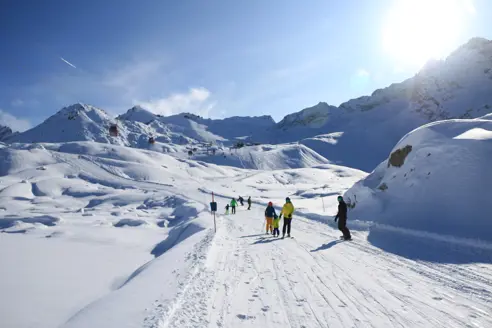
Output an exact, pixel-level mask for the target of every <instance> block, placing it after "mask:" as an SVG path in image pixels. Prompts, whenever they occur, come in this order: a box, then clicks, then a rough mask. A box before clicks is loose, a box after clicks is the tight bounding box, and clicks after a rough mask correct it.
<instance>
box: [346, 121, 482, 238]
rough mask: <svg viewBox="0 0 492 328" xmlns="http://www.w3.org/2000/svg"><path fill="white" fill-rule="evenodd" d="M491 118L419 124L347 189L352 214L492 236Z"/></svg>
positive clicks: (433, 229)
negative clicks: (383, 159) (351, 205)
mask: <svg viewBox="0 0 492 328" xmlns="http://www.w3.org/2000/svg"><path fill="white" fill-rule="evenodd" d="M491 160H492V121H491V120H490V118H488V117H483V118H480V119H472V120H447V121H441V122H436V123H431V124H428V125H425V126H422V127H420V128H418V129H416V130H414V131H412V132H411V133H409V134H407V135H406V136H405V137H404V138H403V139H401V140H400V142H399V143H398V144H397V145H396V146H395V148H394V149H393V151H392V154H391V156H390V158H389V159H388V160H387V161H384V162H383V163H381V164H380V165H379V166H378V167H377V168H376V169H375V170H374V172H372V173H371V174H370V175H369V176H367V177H366V178H365V179H363V180H361V181H360V182H358V183H357V184H355V185H354V187H352V188H351V189H350V190H348V191H347V193H346V194H345V195H346V196H347V197H350V198H351V199H354V196H356V197H357V200H358V203H357V205H356V207H355V208H354V210H353V212H352V213H351V215H350V216H351V218H357V219H362V220H368V221H374V222H378V223H384V224H388V225H391V226H397V227H404V228H411V229H416V230H424V231H428V232H434V233H440V234H447V235H453V236H458V237H466V238H474V239H482V240H488V241H490V240H492V236H491V234H490V231H492V220H491V216H490V213H492V203H491V202H490V199H491V198H492V188H491V186H492V171H491V170H490V161H491Z"/></svg>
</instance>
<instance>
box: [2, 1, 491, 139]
mask: <svg viewBox="0 0 492 328" xmlns="http://www.w3.org/2000/svg"><path fill="white" fill-rule="evenodd" d="M490 12H492V2H490V1H487V0H371V1H367V0H344V1H339V0H309V1H305V2H301V1H298V0H268V1H264V0H248V1H231V0H206V1H204V0H195V1H192V0H175V1H171V0H160V1H158V0H147V1H133V0H105V1H99V0H85V1H81V0H70V1H66V0H63V1H59V0H45V1H30V0H29V1H27V0H2V1H1V2H0V44H1V45H2V47H1V48H2V50H1V51H0V124H4V125H5V124H6V125H9V126H11V127H12V128H13V129H14V130H21V131H22V130H25V129H28V128H29V127H32V126H34V125H36V124H39V123H41V122H42V121H43V120H45V119H46V118H48V117H49V116H51V115H53V114H54V113H56V112H57V111H58V110H59V109H61V108H62V107H64V106H68V105H70V104H73V103H76V102H83V103H88V104H91V105H94V106H97V107H100V108H103V109H105V110H106V111H108V112H109V113H111V114H113V115H118V114H121V113H123V112H125V111H126V110H128V109H129V108H131V107H132V106H134V105H141V106H143V107H145V108H147V109H149V110H151V111H153V112H155V113H158V114H163V115H171V114H176V113H179V112H183V111H186V112H192V113H196V114H199V115H202V116H205V117H211V118H222V117H228V116H256V115H271V116H272V117H273V118H274V119H275V120H276V121H279V120H281V119H282V118H283V117H284V116H285V115H287V114H290V113H293V112H296V111H299V110H301V109H303V108H306V107H309V106H313V105H315V104H317V103H318V102H320V101H324V102H327V103H329V104H331V105H336V106H338V105H339V104H341V103H343V102H345V101H347V100H349V99H352V98H356V97H359V96H362V95H369V94H371V93H372V92H373V91H374V90H375V89H378V88H382V87H386V86H388V85H389V84H391V83H394V82H401V81H403V80H404V79H406V78H409V77H411V76H413V75H414V74H415V73H417V71H418V70H419V68H420V67H422V66H423V64H424V63H425V61H426V60H428V59H430V58H431V57H435V58H445V56H446V55H448V54H449V53H450V52H451V51H452V50H454V49H455V48H457V47H458V46H460V45H461V44H463V43H465V42H466V41H468V40H469V39H470V38H472V37H476V36H479V37H485V38H488V39H492V28H491V24H492V23H490V19H489V17H488V15H487V13H490Z"/></svg>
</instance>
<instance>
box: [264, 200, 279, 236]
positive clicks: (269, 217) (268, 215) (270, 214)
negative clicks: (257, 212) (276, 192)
mask: <svg viewBox="0 0 492 328" xmlns="http://www.w3.org/2000/svg"><path fill="white" fill-rule="evenodd" d="M276 216H277V213H275V208H273V204H272V202H269V203H268V206H267V208H266V210H265V219H266V233H267V234H269V233H273V225H272V224H273V218H274V217H276Z"/></svg>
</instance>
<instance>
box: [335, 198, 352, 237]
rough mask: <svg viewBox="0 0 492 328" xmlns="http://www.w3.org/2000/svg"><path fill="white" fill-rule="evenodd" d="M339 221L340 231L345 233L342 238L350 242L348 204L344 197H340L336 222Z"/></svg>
mask: <svg viewBox="0 0 492 328" xmlns="http://www.w3.org/2000/svg"><path fill="white" fill-rule="evenodd" d="M337 219H338V229H339V230H340V231H341V232H342V233H343V236H342V237H341V238H343V239H345V240H350V239H352V237H351V236H350V230H349V229H348V228H347V204H346V203H345V201H344V200H343V197H342V196H338V213H337V215H336V216H335V222H337Z"/></svg>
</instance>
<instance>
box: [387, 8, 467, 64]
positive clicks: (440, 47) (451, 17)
mask: <svg viewBox="0 0 492 328" xmlns="http://www.w3.org/2000/svg"><path fill="white" fill-rule="evenodd" d="M473 10H474V8H473V4H472V3H471V1H470V0H395V2H394V5H393V7H392V8H391V9H390V10H389V12H388V15H387V17H386V20H385V21H384V25H383V47H384V50H385V52H387V53H388V54H389V55H390V56H391V57H392V59H393V60H394V61H395V62H396V65H398V66H422V65H424V64H425V62H426V61H428V60H429V59H431V58H442V57H445V56H446V55H447V54H449V52H451V51H452V50H453V49H454V48H456V47H457V46H458V43H459V36H460V33H461V32H462V31H463V29H464V28H465V25H466V20H467V18H468V16H469V15H470V14H471V13H473Z"/></svg>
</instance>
